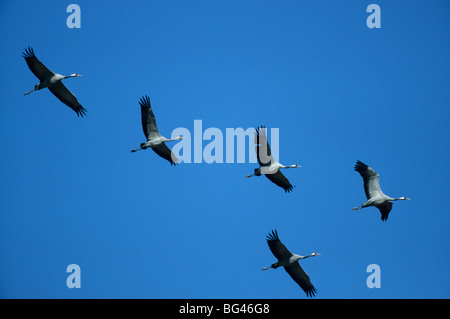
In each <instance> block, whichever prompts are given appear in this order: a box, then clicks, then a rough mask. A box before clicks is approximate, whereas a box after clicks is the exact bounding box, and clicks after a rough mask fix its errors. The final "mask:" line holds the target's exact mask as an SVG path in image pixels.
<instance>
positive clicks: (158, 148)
mask: <svg viewBox="0 0 450 319" xmlns="http://www.w3.org/2000/svg"><path fill="white" fill-rule="evenodd" d="M139 104H140V106H141V120H142V129H143V131H144V135H145V137H146V138H147V142H145V143H141V145H140V147H139V148H137V149H133V150H131V152H136V151H139V150H145V149H147V148H149V147H150V148H151V149H152V150H153V151H154V152H155V153H156V154H158V155H159V156H161V157H162V158H164V159H166V160H168V161H169V162H170V164H171V165H176V164H178V159H177V158H176V156H175V155H174V154H173V153H172V151H171V150H170V149H169V148H168V147H167V145H166V144H165V143H166V142H170V141H175V140H180V139H182V138H183V137H182V136H178V137H176V138H173V139H168V138H165V137H164V136H162V135H161V134H159V131H158V127H157V126H156V118H155V115H154V114H153V110H152V106H151V104H150V98H149V97H148V96H144V97H142V98H141V99H140V101H139Z"/></svg>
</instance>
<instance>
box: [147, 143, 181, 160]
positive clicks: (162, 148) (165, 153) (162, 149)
mask: <svg viewBox="0 0 450 319" xmlns="http://www.w3.org/2000/svg"><path fill="white" fill-rule="evenodd" d="M152 150H153V151H155V153H156V154H158V155H159V156H161V157H162V158H164V159H166V160H168V161H169V162H170V165H177V164H178V159H177V158H176V156H175V154H173V152H172V151H171V150H170V149H169V148H168V147H167V145H166V143H161V144H158V145H157V146H153V147H152Z"/></svg>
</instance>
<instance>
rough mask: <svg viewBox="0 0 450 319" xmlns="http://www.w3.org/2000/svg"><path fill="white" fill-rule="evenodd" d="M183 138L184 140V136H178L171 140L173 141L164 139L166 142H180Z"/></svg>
mask: <svg viewBox="0 0 450 319" xmlns="http://www.w3.org/2000/svg"><path fill="white" fill-rule="evenodd" d="M182 138H183V137H182V136H178V137H175V138H171V139H167V138H164V142H170V141H178V140H181V139H182Z"/></svg>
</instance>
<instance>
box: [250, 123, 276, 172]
mask: <svg viewBox="0 0 450 319" xmlns="http://www.w3.org/2000/svg"><path fill="white" fill-rule="evenodd" d="M255 149H256V157H257V158H258V163H259V166H270V165H271V164H272V163H273V162H274V159H273V156H272V152H271V151H270V146H269V142H267V135H266V128H265V127H264V126H260V127H258V128H257V129H256V132H255Z"/></svg>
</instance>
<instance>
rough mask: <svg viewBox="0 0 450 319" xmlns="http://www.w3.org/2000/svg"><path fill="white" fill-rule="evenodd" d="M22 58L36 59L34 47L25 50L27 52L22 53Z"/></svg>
mask: <svg viewBox="0 0 450 319" xmlns="http://www.w3.org/2000/svg"><path fill="white" fill-rule="evenodd" d="M22 57H24V58H25V59H27V58H34V57H35V55H34V51H33V48H32V47H28V48H26V49H25V51H24V52H23V53H22Z"/></svg>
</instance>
